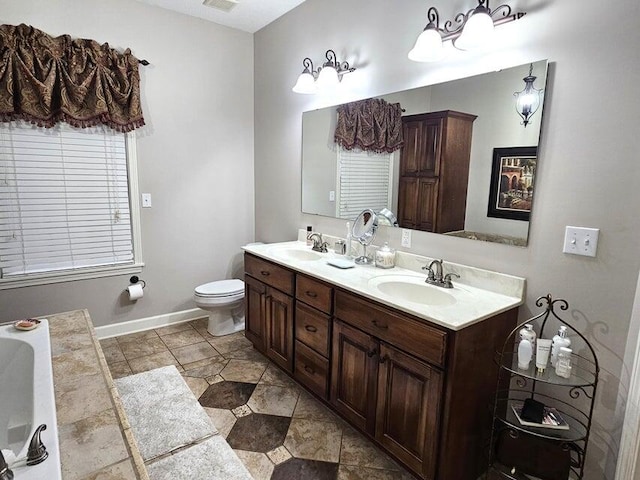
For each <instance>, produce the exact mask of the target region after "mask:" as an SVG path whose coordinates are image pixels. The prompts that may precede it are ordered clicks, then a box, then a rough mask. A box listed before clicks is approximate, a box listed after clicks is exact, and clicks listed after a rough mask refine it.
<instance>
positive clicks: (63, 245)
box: [0, 122, 134, 278]
mask: <svg viewBox="0 0 640 480" xmlns="http://www.w3.org/2000/svg"><path fill="white" fill-rule="evenodd" d="M126 152H127V150H126V139H125V135H124V134H122V133H118V132H115V131H112V130H110V129H107V128H93V129H82V130H80V129H74V128H71V127H68V126H66V125H61V124H59V125H58V126H57V127H55V128H53V129H43V128H38V127H35V126H33V125H28V124H25V123H19V122H11V123H3V124H0V277H2V278H9V277H18V276H21V275H28V274H33V273H42V272H53V271H64V270H75V269H81V268H87V267H97V266H112V265H119V264H127V263H133V258H134V257H133V242H132V233H131V214H130V208H129V186H128V178H127V153H126Z"/></svg>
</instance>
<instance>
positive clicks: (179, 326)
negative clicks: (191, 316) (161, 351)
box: [155, 322, 193, 337]
mask: <svg viewBox="0 0 640 480" xmlns="http://www.w3.org/2000/svg"><path fill="white" fill-rule="evenodd" d="M184 330H193V327H192V326H191V324H190V323H189V322H182V323H174V324H173V325H167V326H166V327H162V328H156V329H155V332H156V333H157V334H158V335H160V336H161V337H162V336H163V335H171V334H172V333H178V332H182V331H184Z"/></svg>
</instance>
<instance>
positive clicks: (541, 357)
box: [536, 338, 551, 374]
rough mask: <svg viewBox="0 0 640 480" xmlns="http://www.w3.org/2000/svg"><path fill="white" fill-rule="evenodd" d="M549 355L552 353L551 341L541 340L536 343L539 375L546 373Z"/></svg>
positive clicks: (547, 339)
mask: <svg viewBox="0 0 640 480" xmlns="http://www.w3.org/2000/svg"><path fill="white" fill-rule="evenodd" d="M549 353H551V339H549V338H539V339H538V340H537V341H536V368H537V369H538V373H539V374H542V373H544V370H545V369H546V368H547V363H549Z"/></svg>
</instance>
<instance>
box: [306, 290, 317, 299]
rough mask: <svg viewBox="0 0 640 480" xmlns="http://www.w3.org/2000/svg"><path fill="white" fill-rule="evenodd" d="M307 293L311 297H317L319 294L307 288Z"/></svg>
mask: <svg viewBox="0 0 640 480" xmlns="http://www.w3.org/2000/svg"><path fill="white" fill-rule="evenodd" d="M305 293H306V294H307V297H311V298H316V297H317V296H318V294H317V293H316V292H312V291H310V290H307V291H306V292H305Z"/></svg>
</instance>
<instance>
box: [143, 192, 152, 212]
mask: <svg viewBox="0 0 640 480" xmlns="http://www.w3.org/2000/svg"><path fill="white" fill-rule="evenodd" d="M142 208H151V194H150V193H143V194H142Z"/></svg>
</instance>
